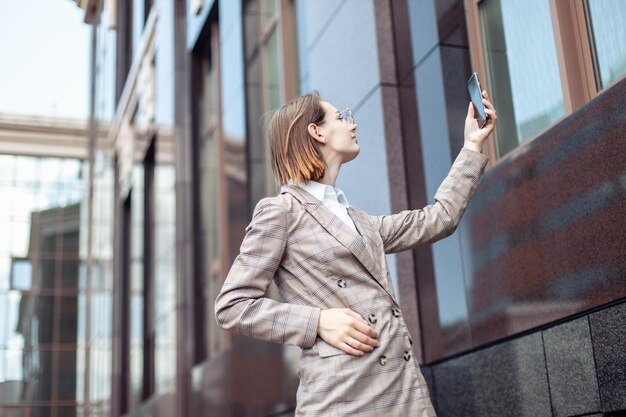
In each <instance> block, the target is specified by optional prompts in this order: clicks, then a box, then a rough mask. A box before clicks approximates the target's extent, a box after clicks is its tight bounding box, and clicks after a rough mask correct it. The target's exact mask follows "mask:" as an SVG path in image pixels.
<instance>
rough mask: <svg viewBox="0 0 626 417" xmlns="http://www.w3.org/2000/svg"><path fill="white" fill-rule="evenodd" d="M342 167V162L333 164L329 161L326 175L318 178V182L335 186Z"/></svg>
mask: <svg viewBox="0 0 626 417" xmlns="http://www.w3.org/2000/svg"><path fill="white" fill-rule="evenodd" d="M340 168H341V164H340V163H332V164H328V163H327V167H326V172H325V173H324V176H323V177H322V178H320V179H319V180H317V182H320V183H322V184H326V185H330V186H331V187H334V186H335V182H336V181H337V176H338V175H339V169H340Z"/></svg>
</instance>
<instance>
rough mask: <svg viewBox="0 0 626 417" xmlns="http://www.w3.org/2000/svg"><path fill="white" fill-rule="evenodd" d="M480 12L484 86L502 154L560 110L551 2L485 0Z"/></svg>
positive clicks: (497, 143) (556, 115)
mask: <svg viewBox="0 0 626 417" xmlns="http://www.w3.org/2000/svg"><path fill="white" fill-rule="evenodd" d="M479 11H480V20H481V31H482V39H483V43H484V48H485V57H486V66H487V74H485V75H486V77H483V78H484V79H483V83H482V87H483V89H485V88H487V89H488V90H489V92H490V95H491V97H492V100H493V103H494V106H495V107H496V108H497V109H498V125H497V126H496V133H495V144H496V152H497V154H498V156H502V155H504V154H506V153H507V152H509V151H510V150H512V149H514V148H515V147H517V146H518V145H519V144H520V143H522V142H524V141H525V140H526V139H529V138H531V137H532V136H534V135H536V134H538V133H539V132H541V131H542V130H543V129H545V128H546V127H548V126H549V125H551V124H552V123H554V122H555V121H556V120H557V119H558V118H560V117H561V116H562V115H563V114H564V106H563V92H562V89H561V79H560V74H559V68H558V62H557V55H556V46H555V42H554V33H553V30H552V20H551V15H550V4H549V0H529V1H524V2H520V1H516V0H484V1H482V2H481V3H480V5H479ZM480 75H482V74H480ZM485 81H486V82H485Z"/></svg>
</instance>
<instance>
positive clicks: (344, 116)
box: [318, 107, 356, 125]
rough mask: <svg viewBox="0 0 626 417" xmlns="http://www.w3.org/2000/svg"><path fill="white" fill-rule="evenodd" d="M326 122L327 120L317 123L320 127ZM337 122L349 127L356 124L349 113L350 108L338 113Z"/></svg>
mask: <svg viewBox="0 0 626 417" xmlns="http://www.w3.org/2000/svg"><path fill="white" fill-rule="evenodd" d="M326 120H328V119H324V120H322V121H321V122H319V123H318V125H321V124H322V123H324V122H325V121H326ZM339 120H341V121H342V122H344V123H347V124H349V125H354V124H356V122H355V121H354V116H353V115H352V112H351V111H350V107H346V108H345V109H344V110H343V111H340V112H339Z"/></svg>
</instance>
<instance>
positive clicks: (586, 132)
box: [465, 80, 626, 346]
mask: <svg viewBox="0 0 626 417" xmlns="http://www.w3.org/2000/svg"><path fill="white" fill-rule="evenodd" d="M625 107H626V80H624V81H622V82H621V83H619V84H617V85H616V86H614V87H612V88H610V89H609V90H607V91H606V92H604V93H603V94H601V95H600V96H599V97H598V98H596V99H595V100H594V101H592V102H591V103H589V104H588V105H587V106H585V107H584V108H582V109H580V110H579V111H577V112H576V113H574V114H572V115H571V116H569V117H567V118H566V119H565V120H562V121H561V122H560V123H558V124H557V125H556V126H554V127H553V128H551V129H550V130H548V131H547V132H545V133H544V134H542V135H541V136H540V137H538V138H536V139H535V140H534V141H532V142H530V143H527V144H525V145H522V146H521V147H520V148H519V149H518V150H517V151H515V152H513V153H512V154H511V155H509V156H508V157H506V158H505V159H504V160H502V161H500V162H499V163H498V164H497V165H496V166H495V167H494V168H493V169H491V170H489V171H488V172H487V173H486V175H485V176H484V178H483V180H482V182H481V184H480V187H479V189H478V192H477V194H476V196H475V197H474V200H473V201H472V205H471V207H470V209H469V211H468V213H467V217H466V219H465V220H466V221H467V222H468V223H469V224H470V233H471V237H470V238H469V239H468V241H469V243H470V244H469V245H468V246H467V247H466V248H465V253H466V254H467V255H468V256H469V257H470V258H471V264H470V265H467V267H468V268H467V270H466V278H467V282H466V286H467V288H466V289H467V292H468V294H469V300H468V308H469V320H470V324H471V333H472V342H473V345H474V346H478V345H482V344H485V343H489V342H492V341H495V340H497V339H500V338H503V337H506V336H510V335H512V334H515V333H518V332H521V331H524V330H528V329H531V328H533V327H536V326H540V325H543V324H546V323H549V322H551V321H554V320H558V319H561V318H564V317H567V316H570V315H572V314H576V313H580V312H582V311H585V310H587V309H591V308H593V307H596V306H599V305H602V304H604V303H608V302H610V301H613V300H616V299H619V298H621V297H625V296H626V285H625V284H626V252H625V248H626V234H625V233H624V230H626V204H625V203H626V182H625V181H626V164H625V163H624V161H625V156H626V140H625V138H626V114H625V113H624V111H623V109H624V108H625Z"/></svg>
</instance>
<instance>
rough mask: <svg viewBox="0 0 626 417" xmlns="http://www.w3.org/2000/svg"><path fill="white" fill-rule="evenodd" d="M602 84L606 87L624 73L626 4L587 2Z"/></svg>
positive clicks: (610, 0) (599, 0) (613, 0)
mask: <svg viewBox="0 0 626 417" xmlns="http://www.w3.org/2000/svg"><path fill="white" fill-rule="evenodd" d="M589 9H590V11H591V20H592V23H593V32H594V38H595V45H596V50H597V54H598V57H599V61H600V62H599V64H600V74H601V76H602V84H603V86H606V85H607V84H610V83H611V82H612V81H614V80H616V79H618V78H619V77H621V76H622V75H624V73H626V2H625V1H624V0H591V1H590V2H589Z"/></svg>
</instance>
